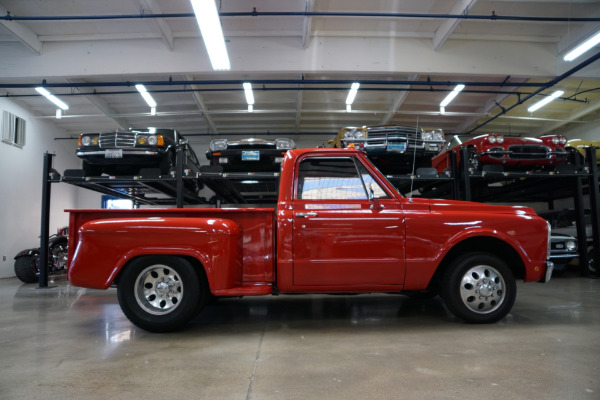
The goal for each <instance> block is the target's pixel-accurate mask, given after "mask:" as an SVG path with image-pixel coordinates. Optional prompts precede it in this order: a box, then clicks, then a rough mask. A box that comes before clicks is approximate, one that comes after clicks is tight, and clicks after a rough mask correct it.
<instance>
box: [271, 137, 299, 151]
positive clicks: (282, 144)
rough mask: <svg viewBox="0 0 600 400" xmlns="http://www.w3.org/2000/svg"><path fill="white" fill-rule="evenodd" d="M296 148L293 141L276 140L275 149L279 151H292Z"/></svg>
mask: <svg viewBox="0 0 600 400" xmlns="http://www.w3.org/2000/svg"><path fill="white" fill-rule="evenodd" d="M294 146H295V144H294V141H293V140H292V139H275V147H276V148H277V150H291V149H293V148H294Z"/></svg>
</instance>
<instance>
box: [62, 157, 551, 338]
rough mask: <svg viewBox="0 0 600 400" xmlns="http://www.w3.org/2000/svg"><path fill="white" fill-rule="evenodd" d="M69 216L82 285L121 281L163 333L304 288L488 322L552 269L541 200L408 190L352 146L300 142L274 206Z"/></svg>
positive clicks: (135, 314)
mask: <svg viewBox="0 0 600 400" xmlns="http://www.w3.org/2000/svg"><path fill="white" fill-rule="evenodd" d="M70 213H71V214H70V231H71V232H73V234H72V235H71V236H69V262H70V265H69V272H68V278H69V280H70V281H71V283H73V284H74V285H77V286H83V287H89V288H95V289H106V288H108V287H109V286H111V285H116V286H117V292H118V298H119V303H120V305H121V308H122V310H123V312H124V313H125V315H126V316H127V317H128V318H129V319H130V320H131V321H132V322H133V323H134V324H136V325H137V326H139V327H141V328H143V329H146V330H149V331H154V332H165V331H172V330H176V329H180V328H182V327H184V326H185V325H186V324H187V322H188V321H189V320H190V319H191V318H192V317H194V316H195V315H196V313H198V311H199V310H201V309H202V308H203V307H204V305H205V304H206V303H207V301H208V299H209V298H210V297H212V296H216V297H222V296H258V295H272V294H298V293H338V294H339V293H375V292H382V293H414V292H421V291H429V293H432V294H436V293H440V294H441V295H442V297H443V299H444V301H445V303H446V305H447V306H448V309H449V310H450V311H451V312H452V313H453V314H454V315H456V316H457V317H458V318H460V319H463V320H465V321H468V322H472V323H489V322H494V321H498V320H500V319H502V318H503V317H504V316H506V314H507V313H508V312H510V310H511V308H512V306H513V303H514V301H515V296H516V290H517V287H516V279H522V280H524V281H526V282H545V281H547V280H548V279H550V275H551V272H552V263H551V262H549V261H548V260H547V257H548V251H549V234H550V230H549V227H548V224H547V222H546V221H545V220H543V219H542V218H540V217H538V216H537V215H536V214H535V212H534V211H533V210H532V209H531V208H527V207H508V206H493V205H486V204H479V203H472V202H462V201H451V200H433V199H411V198H406V197H403V196H402V195H401V194H400V193H398V192H397V190H396V189H395V188H394V186H393V185H391V184H390V183H389V182H388V181H387V180H386V179H385V177H384V176H383V175H382V174H381V173H380V172H379V171H378V170H377V169H376V168H375V167H374V166H373V164H371V162H370V161H369V160H368V159H367V157H366V155H365V154H364V152H362V151H358V150H354V149H310V150H306V149H305V150H291V151H289V152H288V153H287V154H286V156H285V158H284V160H283V164H282V167H281V177H280V185H279V199H278V203H277V208H276V209H274V208H251V209H138V210H70ZM106 249H110V250H111V251H110V252H107V251H106Z"/></svg>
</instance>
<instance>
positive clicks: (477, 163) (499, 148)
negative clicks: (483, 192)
mask: <svg viewBox="0 0 600 400" xmlns="http://www.w3.org/2000/svg"><path fill="white" fill-rule="evenodd" d="M565 143H567V139H566V138H565V137H563V136H557V135H546V136H541V137H540V138H530V137H515V136H503V135H500V134H496V133H490V134H485V135H480V136H476V137H474V138H471V139H468V140H463V138H461V137H459V136H454V137H453V138H452V139H451V140H450V141H448V142H447V143H446V144H445V145H444V148H443V149H442V151H441V152H440V153H439V154H438V155H437V156H435V157H433V158H432V160H431V164H432V167H433V168H435V169H437V170H438V172H439V173H443V172H445V171H446V170H448V169H449V168H450V152H451V151H452V150H456V151H457V153H456V156H457V162H459V163H460V151H458V150H459V149H460V148H461V147H466V148H467V155H468V160H467V161H468V163H469V165H470V166H471V167H472V168H473V169H474V170H476V171H481V170H482V167H483V165H502V166H504V167H505V168H510V169H517V170H531V169H546V168H554V167H555V166H556V165H557V164H560V163H562V162H564V161H565V160H566V157H567V152H566V150H565Z"/></svg>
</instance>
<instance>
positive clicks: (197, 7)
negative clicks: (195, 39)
mask: <svg viewBox="0 0 600 400" xmlns="http://www.w3.org/2000/svg"><path fill="white" fill-rule="evenodd" d="M191 1H192V8H193V9H194V14H196V21H197V22H198V26H199V27H200V32H201V33H202V39H203V40H204V45H205V46H206V51H207V52H208V57H209V58H210V63H211V64H212V68H213V69H214V70H215V71H220V70H227V71H228V70H230V69H231V65H230V64H229V55H228V54H227V47H226V46H225V38H224V37H223V29H222V28H221V21H220V20H219V12H218V11H217V6H216V5H215V2H214V0H191Z"/></svg>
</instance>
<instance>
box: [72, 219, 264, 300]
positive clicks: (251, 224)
mask: <svg viewBox="0 0 600 400" xmlns="http://www.w3.org/2000/svg"><path fill="white" fill-rule="evenodd" d="M66 211H67V212H69V213H70V221H69V226H70V227H71V228H75V229H72V230H71V231H70V232H69V260H73V256H74V251H75V249H76V248H77V243H78V242H79V239H80V238H79V228H80V227H81V226H82V225H83V224H85V223H86V222H88V221H96V220H108V219H114V218H128V219H136V218H139V219H142V218H143V219H148V218H151V219H156V218H215V219H227V220H231V221H234V222H235V223H236V224H237V225H238V226H239V228H240V230H241V234H242V240H241V242H242V254H243V257H241V260H243V264H242V282H241V283H242V285H244V286H249V288H251V287H252V286H253V285H256V284H259V283H269V284H270V283H272V282H273V281H274V279H275V276H274V275H275V274H274V240H275V238H274V226H275V223H274V215H275V210H274V209H273V208H244V209H223V208H219V209H216V208H179V209H177V208H175V209H173V208H170V209H162V208H159V209H136V210H66ZM167 234H168V229H165V235H167ZM107 251H110V249H107Z"/></svg>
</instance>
